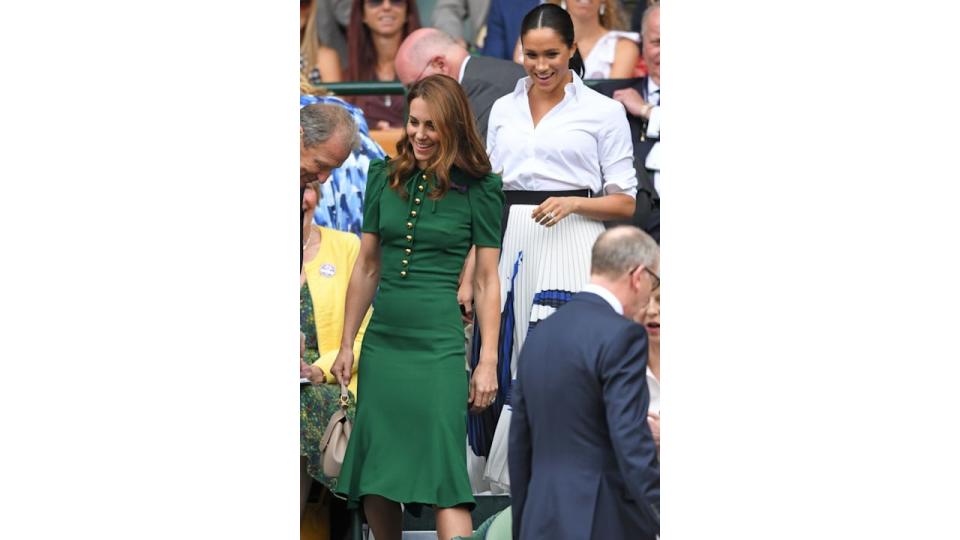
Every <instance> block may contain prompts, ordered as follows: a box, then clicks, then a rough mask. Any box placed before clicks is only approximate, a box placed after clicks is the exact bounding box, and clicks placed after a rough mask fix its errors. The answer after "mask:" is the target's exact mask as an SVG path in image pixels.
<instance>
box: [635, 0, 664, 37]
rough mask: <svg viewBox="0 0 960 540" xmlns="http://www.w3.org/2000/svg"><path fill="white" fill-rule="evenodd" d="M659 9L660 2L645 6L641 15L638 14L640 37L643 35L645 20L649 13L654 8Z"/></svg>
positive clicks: (651, 12)
mask: <svg viewBox="0 0 960 540" xmlns="http://www.w3.org/2000/svg"><path fill="white" fill-rule="evenodd" d="M658 9H660V2H657V3H656V4H652V5H649V6H647V8H646V9H644V10H643V15H641V16H640V37H643V34H644V29H646V28H647V21H648V20H649V19H650V15H652V14H653V12H654V10H658Z"/></svg>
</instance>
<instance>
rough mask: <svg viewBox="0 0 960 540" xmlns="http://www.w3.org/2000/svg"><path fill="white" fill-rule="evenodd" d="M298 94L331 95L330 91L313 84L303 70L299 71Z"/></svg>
mask: <svg viewBox="0 0 960 540" xmlns="http://www.w3.org/2000/svg"><path fill="white" fill-rule="evenodd" d="M300 95H301V96H332V95H333V92H330V91H329V90H327V89H326V88H324V87H322V86H314V85H313V84H311V83H310V79H309V78H307V75H306V74H305V73H304V72H302V71H301V72H300Z"/></svg>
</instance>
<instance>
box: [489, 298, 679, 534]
mask: <svg viewBox="0 0 960 540" xmlns="http://www.w3.org/2000/svg"><path fill="white" fill-rule="evenodd" d="M646 367H647V333H646V330H644V328H643V327H642V326H640V325H639V324H636V323H634V322H633V321H630V320H628V319H626V318H624V317H622V316H620V315H618V314H617V312H616V311H614V310H613V308H612V307H610V305H609V304H608V303H607V302H606V301H605V300H604V299H603V298H601V297H599V296H597V295H596V294H592V293H579V294H577V295H576V296H574V297H573V298H572V299H571V300H570V301H569V302H568V303H567V304H565V305H564V306H563V307H561V308H560V309H559V310H557V312H556V313H554V314H553V315H551V316H549V317H547V318H546V319H544V320H543V321H541V322H540V323H539V324H538V325H537V326H536V328H534V329H533V330H532V331H531V332H530V335H529V336H527V339H526V341H525V342H524V346H523V350H521V351H520V358H519V359H518V372H517V380H516V381H515V382H514V384H513V386H512V390H511V403H512V405H513V416H512V418H511V423H510V449H509V452H508V456H509V458H508V459H509V465H510V490H511V494H512V498H513V537H514V539H523V540H530V539H544V540H546V539H550V540H565V539H569V540H586V539H598V540H599V539H603V540H617V539H622V540H642V539H647V538H649V539H651V540H652V539H653V538H654V536H655V535H656V534H657V533H658V532H659V528H660V526H659V507H660V468H659V467H660V466H659V462H658V460H657V449H656V445H655V443H654V441H653V435H652V434H651V433H650V427H649V426H648V424H647V409H648V407H649V405H650V393H649V390H648V389H647V382H646V381H647V379H646Z"/></svg>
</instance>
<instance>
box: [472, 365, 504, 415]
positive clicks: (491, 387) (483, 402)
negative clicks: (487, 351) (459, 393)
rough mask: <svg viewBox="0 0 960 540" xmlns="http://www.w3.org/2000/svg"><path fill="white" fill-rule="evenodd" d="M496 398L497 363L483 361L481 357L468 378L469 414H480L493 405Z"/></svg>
mask: <svg viewBox="0 0 960 540" xmlns="http://www.w3.org/2000/svg"><path fill="white" fill-rule="evenodd" d="M496 397H497V362H496V361H495V360H494V361H486V362H485V361H484V360H483V358H482V357H481V359H480V362H479V363H478V364H477V367H476V368H475V369H474V370H473V376H472V377H471V378H470V399H469V401H468V405H470V410H471V412H474V413H477V412H480V411H482V410H484V409H486V408H487V407H489V406H490V405H492V404H493V400H494V399H496Z"/></svg>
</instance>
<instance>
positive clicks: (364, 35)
mask: <svg viewBox="0 0 960 540" xmlns="http://www.w3.org/2000/svg"><path fill="white" fill-rule="evenodd" d="M364 1H365V0H353V8H352V9H351V10H350V23H349V25H348V26H347V69H346V77H345V79H344V80H347V81H373V80H376V78H377V50H376V49H375V48H374V45H373V36H372V35H371V33H370V28H369V27H368V26H367V25H366V24H363V4H364ZM330 16H331V17H332V15H330ZM419 28H420V12H419V11H418V9H417V0H407V20H406V22H405V23H404V25H403V32H402V33H403V37H402V39H406V38H407V36H409V35H410V33H411V32H413V31H414V30H417V29H419ZM401 42H402V41H401ZM394 52H396V51H394Z"/></svg>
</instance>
